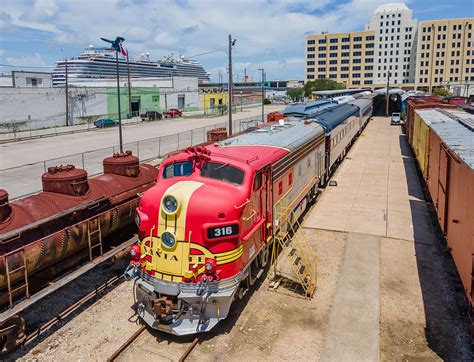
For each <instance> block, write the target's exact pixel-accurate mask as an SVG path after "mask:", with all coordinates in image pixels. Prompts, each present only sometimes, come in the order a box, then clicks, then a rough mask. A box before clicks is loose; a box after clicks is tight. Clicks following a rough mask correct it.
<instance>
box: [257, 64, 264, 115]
mask: <svg viewBox="0 0 474 362" xmlns="http://www.w3.org/2000/svg"><path fill="white" fill-rule="evenodd" d="M258 70H260V71H261V72H262V123H265V121H264V109H263V107H264V105H263V101H264V100H265V88H264V84H265V70H264V69H263V68H259V69H258Z"/></svg>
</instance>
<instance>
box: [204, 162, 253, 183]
mask: <svg viewBox="0 0 474 362" xmlns="http://www.w3.org/2000/svg"><path fill="white" fill-rule="evenodd" d="M201 176H202V177H209V178H213V179H216V180H221V181H225V182H229V183H232V184H237V185H242V183H243V182H244V172H243V171H242V170H239V169H238V168H235V167H233V166H230V165H229V164H227V163H218V162H206V163H204V164H203V165H202V168H201Z"/></svg>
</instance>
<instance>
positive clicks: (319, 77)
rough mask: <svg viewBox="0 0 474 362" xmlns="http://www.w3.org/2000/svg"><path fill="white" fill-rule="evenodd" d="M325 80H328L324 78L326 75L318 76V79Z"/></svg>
mask: <svg viewBox="0 0 474 362" xmlns="http://www.w3.org/2000/svg"><path fill="white" fill-rule="evenodd" d="M324 78H326V77H325V76H324V74H320V75H318V79H324Z"/></svg>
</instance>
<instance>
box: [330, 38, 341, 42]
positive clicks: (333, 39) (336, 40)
mask: <svg viewBox="0 0 474 362" xmlns="http://www.w3.org/2000/svg"><path fill="white" fill-rule="evenodd" d="M338 41H339V39H338V38H332V39H330V40H329V42H330V43H337V42H338Z"/></svg>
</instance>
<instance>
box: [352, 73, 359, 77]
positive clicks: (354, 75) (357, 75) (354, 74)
mask: <svg viewBox="0 0 474 362" xmlns="http://www.w3.org/2000/svg"><path fill="white" fill-rule="evenodd" d="M352 78H360V73H353V74H352Z"/></svg>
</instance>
